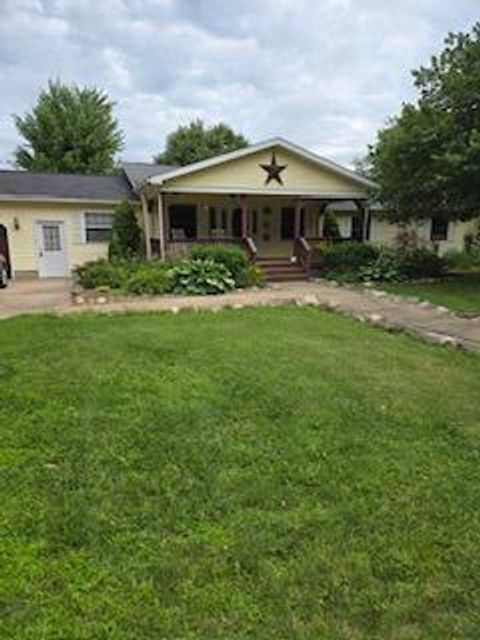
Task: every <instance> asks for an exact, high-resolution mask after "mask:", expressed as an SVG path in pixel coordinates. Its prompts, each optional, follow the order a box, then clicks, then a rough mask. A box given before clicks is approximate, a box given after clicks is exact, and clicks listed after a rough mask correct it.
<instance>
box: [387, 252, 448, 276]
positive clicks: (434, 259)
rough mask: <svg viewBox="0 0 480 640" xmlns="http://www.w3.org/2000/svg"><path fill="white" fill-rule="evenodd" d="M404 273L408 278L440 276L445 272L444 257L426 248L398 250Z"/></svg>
mask: <svg viewBox="0 0 480 640" xmlns="http://www.w3.org/2000/svg"><path fill="white" fill-rule="evenodd" d="M397 255H398V257H399V260H400V268H401V271H402V274H403V275H404V276H405V278H406V279H408V280H415V279H416V278H438V277H439V276H442V275H444V274H445V272H446V270H447V263H446V261H445V260H444V258H441V257H440V256H439V255H438V254H436V253H434V252H433V251H430V250H429V249H426V248H417V249H411V250H407V251H398V252H397Z"/></svg>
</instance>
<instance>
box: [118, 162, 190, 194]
mask: <svg viewBox="0 0 480 640" xmlns="http://www.w3.org/2000/svg"><path fill="white" fill-rule="evenodd" d="M122 169H123V170H124V172H125V175H126V176H127V178H128V180H129V181H130V184H131V185H132V188H133V189H135V190H138V188H139V187H140V186H141V185H142V183H143V182H145V180H147V179H148V178H151V177H152V176H157V175H160V174H162V173H168V172H169V171H172V169H178V167H176V166H173V165H169V164H150V163H148V162H122Z"/></svg>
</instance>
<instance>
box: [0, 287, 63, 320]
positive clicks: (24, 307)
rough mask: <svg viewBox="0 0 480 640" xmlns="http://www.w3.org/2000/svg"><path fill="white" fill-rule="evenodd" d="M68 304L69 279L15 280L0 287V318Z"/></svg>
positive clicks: (43, 310)
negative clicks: (6, 285) (2, 287)
mask: <svg viewBox="0 0 480 640" xmlns="http://www.w3.org/2000/svg"><path fill="white" fill-rule="evenodd" d="M68 306H70V280H69V279H68V278H45V279H41V280H16V281H15V282H10V283H9V285H8V287H7V288H6V289H0V318H9V317H10V316H16V315H19V314H21V313H45V312H47V311H54V310H56V311H58V310H59V309H64V308H66V307H68Z"/></svg>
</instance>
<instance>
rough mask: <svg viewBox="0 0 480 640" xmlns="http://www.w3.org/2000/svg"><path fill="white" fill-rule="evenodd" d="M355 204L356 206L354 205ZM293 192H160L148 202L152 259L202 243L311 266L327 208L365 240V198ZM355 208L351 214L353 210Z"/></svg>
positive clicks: (348, 232) (343, 227)
mask: <svg viewBox="0 0 480 640" xmlns="http://www.w3.org/2000/svg"><path fill="white" fill-rule="evenodd" d="M352 202H354V204H355V206H354V207H352V206H351V203H352ZM344 204H345V200H340V199H338V198H337V199H334V198H331V199H326V198H325V197H318V198H316V197H308V198H306V197H301V196H295V195H289V196H280V195H279V196H274V195H271V194H269V195H245V194H238V195H237V194H213V193H212V194H202V195H199V194H195V193H182V194H176V193H162V192H159V193H157V194H155V197H153V198H152V197H150V198H148V199H147V198H145V200H144V226H145V232H146V239H147V245H146V250H147V254H148V257H152V258H153V257H158V258H161V259H169V258H176V257H182V256H185V255H188V254H189V252H190V249H191V247H192V246H194V245H196V244H202V243H227V244H228V243H232V244H237V245H240V246H242V247H243V248H244V249H245V251H246V252H247V253H248V255H249V257H250V259H251V260H252V261H256V260H268V259H274V258H275V259H286V260H292V261H293V262H298V263H299V264H302V265H304V266H305V267H306V268H309V266H310V258H311V251H312V245H314V244H317V243H319V242H321V241H322V240H323V239H324V232H323V231H324V230H323V222H324V219H325V212H326V211H327V209H328V210H330V211H331V212H332V213H333V214H334V215H335V216H336V219H337V221H338V226H339V230H340V235H341V237H342V238H344V239H355V240H362V239H363V238H364V237H365V234H366V227H367V222H368V213H367V201H366V200H352V201H351V202H350V207H349V211H343V212H342V205H344ZM352 209H353V212H352Z"/></svg>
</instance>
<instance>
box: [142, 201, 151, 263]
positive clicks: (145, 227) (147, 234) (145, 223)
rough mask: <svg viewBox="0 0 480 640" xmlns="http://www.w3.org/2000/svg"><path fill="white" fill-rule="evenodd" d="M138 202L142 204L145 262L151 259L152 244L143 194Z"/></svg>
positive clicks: (146, 206)
mask: <svg viewBox="0 0 480 640" xmlns="http://www.w3.org/2000/svg"><path fill="white" fill-rule="evenodd" d="M140 200H141V202H142V213H143V232H144V235H145V256H146V258H147V260H151V259H152V243H151V232H150V217H149V213H148V200H147V197H146V196H145V194H144V193H142V194H141V195H140Z"/></svg>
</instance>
